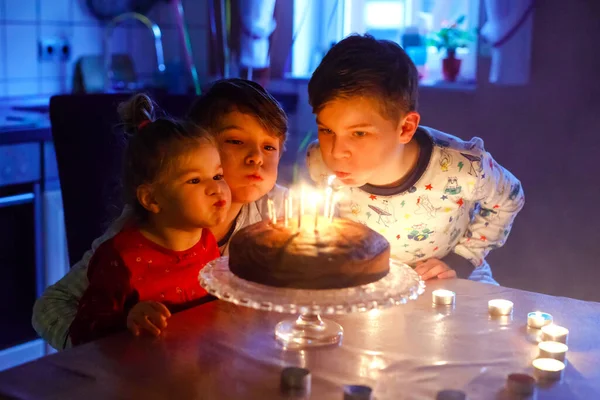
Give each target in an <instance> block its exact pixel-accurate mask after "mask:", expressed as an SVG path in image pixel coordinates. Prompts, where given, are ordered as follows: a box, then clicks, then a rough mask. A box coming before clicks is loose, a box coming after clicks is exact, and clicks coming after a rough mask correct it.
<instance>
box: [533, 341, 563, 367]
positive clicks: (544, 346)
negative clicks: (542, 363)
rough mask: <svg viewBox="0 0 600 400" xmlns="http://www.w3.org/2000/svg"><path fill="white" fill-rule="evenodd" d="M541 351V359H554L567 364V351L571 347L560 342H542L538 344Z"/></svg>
mask: <svg viewBox="0 0 600 400" xmlns="http://www.w3.org/2000/svg"><path fill="white" fill-rule="evenodd" d="M538 348H539V349H540V358H553V359H555V360H558V361H562V362H565V357H566V355H567V350H569V346H567V345H566V344H564V343H559V342H542V343H540V344H538Z"/></svg>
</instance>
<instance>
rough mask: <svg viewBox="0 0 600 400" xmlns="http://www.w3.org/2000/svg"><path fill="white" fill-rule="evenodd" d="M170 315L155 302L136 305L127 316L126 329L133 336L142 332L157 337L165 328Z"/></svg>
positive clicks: (162, 306) (161, 305) (163, 307)
mask: <svg viewBox="0 0 600 400" xmlns="http://www.w3.org/2000/svg"><path fill="white" fill-rule="evenodd" d="M169 317H171V313H170V312H169V310H168V309H167V307H165V305H164V304H161V303H158V302H156V301H142V302H139V303H137V304H136V305H135V306H133V308H132V309H131V310H130V311H129V314H128V315H127V329H129V331H130V332H131V333H133V334H134V335H135V336H138V335H139V334H140V333H141V332H142V331H146V332H148V333H150V334H151V335H154V336H158V335H160V332H161V331H162V330H163V329H165V328H166V327H167V319H168V318H169Z"/></svg>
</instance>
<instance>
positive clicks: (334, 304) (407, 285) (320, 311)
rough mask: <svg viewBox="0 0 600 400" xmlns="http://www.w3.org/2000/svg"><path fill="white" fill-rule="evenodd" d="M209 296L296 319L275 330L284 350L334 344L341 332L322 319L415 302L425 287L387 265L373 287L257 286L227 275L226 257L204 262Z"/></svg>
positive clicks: (407, 270) (409, 272) (405, 269)
mask: <svg viewBox="0 0 600 400" xmlns="http://www.w3.org/2000/svg"><path fill="white" fill-rule="evenodd" d="M199 280H200V285H201V286H202V287H203V288H204V289H205V290H206V291H207V292H208V293H210V294H212V295H213V296H215V297H218V298H219V299H221V300H225V301H228V302H231V303H234V304H237V305H240V306H244V307H250V308H254V309H257V310H264V311H273V312H279V313H287V314H297V315H299V316H298V317H297V318H295V319H285V320H283V321H281V322H279V323H278V324H277V326H276V327H275V338H276V339H277V341H278V342H279V343H280V344H281V345H283V347H284V348H293V349H298V348H306V347H313V346H323V345H330V344H337V343H339V342H340V341H341V340H342V336H343V332H344V330H343V328H342V326H341V325H339V324H338V323H336V322H333V321H330V320H327V319H321V316H322V315H334V314H349V313H354V312H364V311H370V310H375V309H382V308H386V307H391V306H396V305H400V304H404V303H406V302H407V301H408V300H414V299H416V298H417V297H418V296H419V295H420V294H422V293H423V291H424V289H425V283H424V282H423V281H422V280H421V278H420V277H419V275H418V274H417V273H416V272H415V271H414V270H413V269H412V268H411V267H409V266H408V265H406V264H402V263H400V262H397V261H394V260H390V272H389V273H388V274H387V275H386V276H385V277H383V278H382V279H380V280H379V281H377V282H373V283H370V284H368V285H363V286H356V287H351V288H345V289H326V290H306V289H287V288H277V287H273V286H266V285H261V284H258V283H254V282H250V281H246V280H244V279H241V278H238V277H237V276H236V275H234V274H233V273H232V272H231V271H230V270H229V257H221V258H218V259H216V260H214V261H211V262H210V263H208V264H207V265H206V266H205V267H204V268H202V270H201V271H200V274H199Z"/></svg>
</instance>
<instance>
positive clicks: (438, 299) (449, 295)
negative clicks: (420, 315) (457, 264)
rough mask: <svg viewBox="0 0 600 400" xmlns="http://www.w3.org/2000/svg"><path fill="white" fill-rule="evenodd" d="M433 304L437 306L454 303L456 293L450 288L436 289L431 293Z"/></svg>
mask: <svg viewBox="0 0 600 400" xmlns="http://www.w3.org/2000/svg"><path fill="white" fill-rule="evenodd" d="M432 297H433V304H435V305H438V306H440V305H441V306H451V305H453V304H454V299H455V298H456V294H455V293H454V292H452V291H450V290H446V289H438V290H434V291H433V293H432Z"/></svg>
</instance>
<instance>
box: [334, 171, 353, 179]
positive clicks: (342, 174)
mask: <svg viewBox="0 0 600 400" xmlns="http://www.w3.org/2000/svg"><path fill="white" fill-rule="evenodd" d="M334 173H335V176H337V177H338V178H340V179H344V178H347V177H349V176H350V175H351V174H350V172H342V171H335V172H334Z"/></svg>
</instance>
